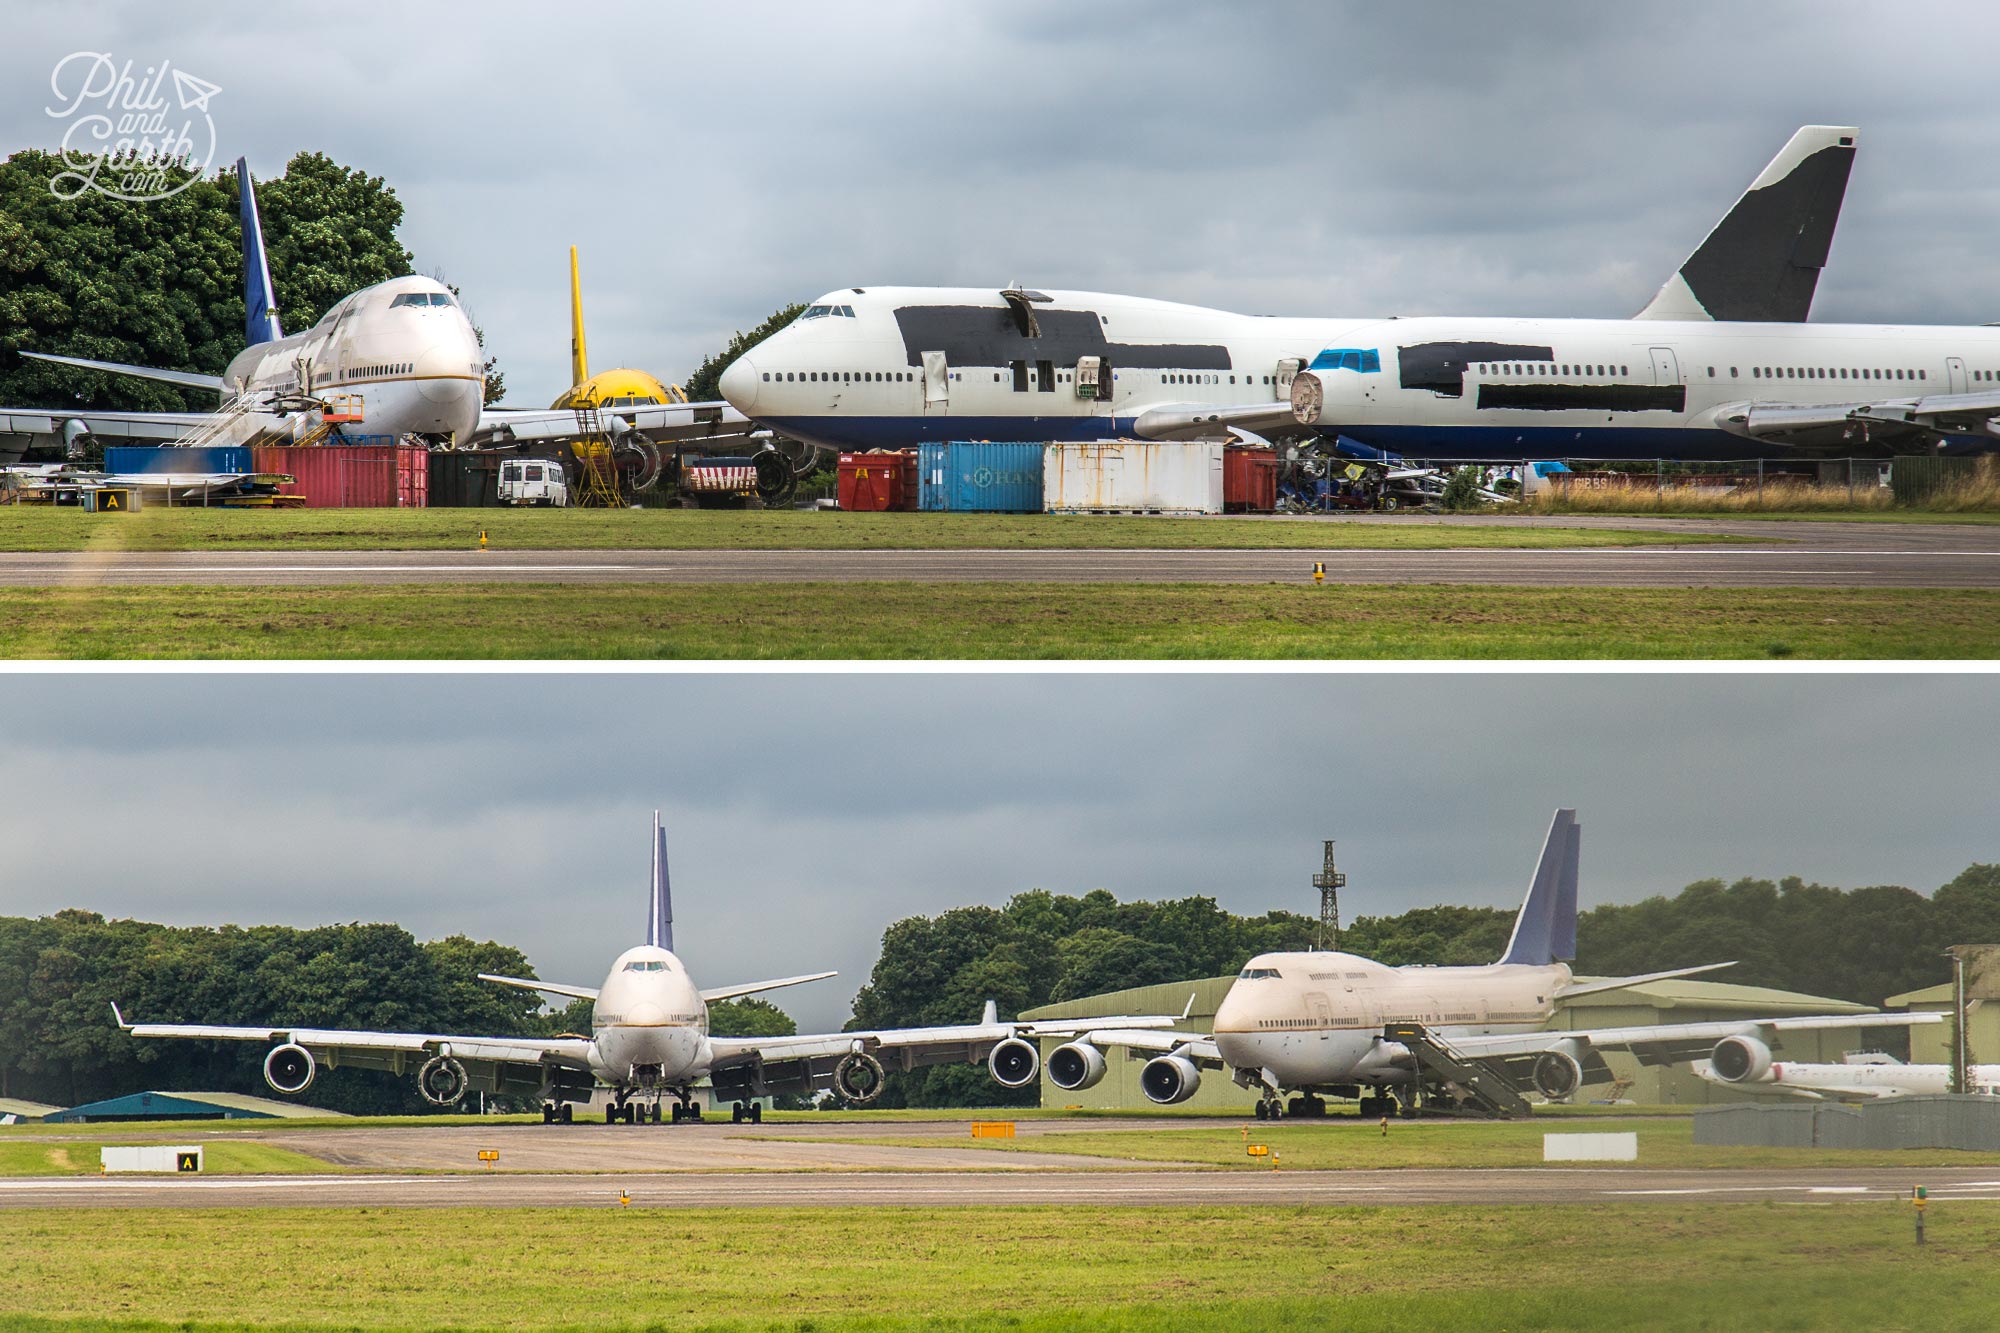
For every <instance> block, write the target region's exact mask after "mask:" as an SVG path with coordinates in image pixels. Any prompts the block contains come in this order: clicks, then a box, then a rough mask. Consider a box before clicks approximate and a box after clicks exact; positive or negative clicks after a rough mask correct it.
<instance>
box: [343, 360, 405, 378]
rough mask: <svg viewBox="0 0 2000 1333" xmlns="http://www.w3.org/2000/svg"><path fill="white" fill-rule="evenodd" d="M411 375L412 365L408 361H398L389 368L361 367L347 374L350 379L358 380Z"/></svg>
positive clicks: (388, 366)
mask: <svg viewBox="0 0 2000 1333" xmlns="http://www.w3.org/2000/svg"><path fill="white" fill-rule="evenodd" d="M409 373H410V363H409V362H407V361H398V362H395V363H394V364H392V365H387V366H361V367H358V368H357V369H354V370H350V371H348V372H347V374H348V377H349V378H350V379H357V380H366V379H379V378H381V377H382V376H384V375H407V374H409Z"/></svg>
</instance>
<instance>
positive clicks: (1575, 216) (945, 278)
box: [0, 0, 2000, 406]
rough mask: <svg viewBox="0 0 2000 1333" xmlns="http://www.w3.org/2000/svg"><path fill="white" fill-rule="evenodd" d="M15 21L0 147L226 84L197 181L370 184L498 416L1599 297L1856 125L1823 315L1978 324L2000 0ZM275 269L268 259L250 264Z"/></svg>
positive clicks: (39, 7) (343, 11)
mask: <svg viewBox="0 0 2000 1333" xmlns="http://www.w3.org/2000/svg"><path fill="white" fill-rule="evenodd" d="M301 14H302V11H298V10H295V9H294V8H292V7H289V6H282V5H279V6H273V5H269V4H257V5H249V4H228V3H209V4H204V5H201V6H174V5H159V4H154V3H131V4H102V5H92V4H85V3H51V2H49V0H43V2H42V3H38V4H37V3H30V4H28V5H25V6H23V5H19V4H16V5H10V6H9V9H8V16H7V41H6V42H5V43H4V44H0V144H4V145H5V151H12V150H13V149H15V148H19V147H27V146H45V147H52V146H54V145H55V144H56V142H57V141H58V140H59V139H60V137H61V136H60V129H59V122H58V121H56V120H54V119H52V118H51V117H50V116H49V115H47V114H46V110H45V109H46V108H47V107H48V106H49V105H50V104H51V102H52V101H53V100H54V99H53V96H52V93H51V91H50V86H49V78H50V72H51V70H52V69H53V67H54V65H55V64H56V62H57V61H59V60H60V59H61V58H62V57H63V56H65V55H67V54H69V53H70V52H73V51H78V50H87V51H104V52H108V53H110V54H112V55H113V56H115V57H116V58H118V59H120V60H123V59H126V58H131V59H134V60H135V61H136V63H137V65H138V67H140V68H143V67H145V66H146V65H149V64H154V63H157V62H158V61H160V60H168V61H171V62H173V63H174V64H175V65H176V66H178V67H180V68H181V69H183V70H185V71H187V72H189V73H191V74H194V75H197V76H200V77H202V78H204V79H207V80H209V81H210V82H213V83H215V84H218V85H219V86H220V87H221V89H222V92H221V93H220V94H218V95H217V96H216V97H215V99H214V100H213V102H212V103H211V113H212V115H213V117H214V121H215V124H216V128H217V137H218V139H219V141H220V142H219V146H218V149H217V153H216V158H217V161H218V162H223V161H233V160H234V159H235V158H236V157H237V156H238V155H247V156H248V158H249V160H250V163H251V166H252V169H253V170H254V171H257V172H260V173H263V174H271V173H274V172H277V171H279V170H281V169H282V167H283V164H284V162H285V161H286V160H287V159H288V158H289V157H290V156H291V155H292V154H293V153H295V152H298V151H301V150H307V149H318V150H321V151H324V152H326V153H329V154H331V155H332V156H333V157H335V158H336V159H338V160H340V161H342V162H345V163H348V164H350V165H353V166H357V167H361V168H364V169H366V170H367V171H369V172H372V173H375V174H379V175H382V176H384V177H386V178H387V179H388V181H389V182H390V183H391V184H393V185H394V186H395V187H396V190H397V192H398V194H399V195H400V196H401V197H402V199H403V200H404V202H405V204H406V206H407V209H408V213H407V219H406V222H405V225H404V228H403V233H402V235H403V240H404V242H405V243H406V245H407V246H408V247H409V248H410V249H411V250H412V251H413V252H414V254H415V256H416V262H417V266H418V268H419V269H420V270H422V271H426V272H437V273H440V274H442V275H443V276H444V277H446V278H447V279H448V280H450V281H452V282H455V283H457V284H459V285H460V287H461V288H462V289H463V291H464V294H465V296H466V299H467V303H468V305H469V306H470V308H471V309H472V311H473V313H474V314H475V316H476V317H477V318H478V319H479V320H480V321H481V322H482V324H483V325H484V327H485V330H486V334H487V344H488V348H489V350H490V351H492V352H493V353H495V354H496V355H497V356H498V357H499V360H500V365H501V367H502V369H504V370H505V371H506V372H507V377H508V380H507V382H508V387H509V391H510V392H509V401H510V402H511V403H512V404H514V405H517V406H534V405H538V404H541V403H544V402H546V401H547V400H548V399H549V398H551V397H552V396H553V395H554V394H556V393H557V392H558V391H559V390H560V389H561V388H563V387H564V386H565V385H566V384H567V383H568V379H567V355H568V353H567V349H568V326H567V281H566V279H567V263H566V260H567V247H568V246H569V245H570V244H571V243H575V244H578V245H580V246H581V247H582V250H583V255H582V262H583V273H584V278H585V283H586V291H585V300H586V309H587V313H588V316H589V336H590V347H591V351H592V354H593V361H592V364H593V366H594V367H595V368H598V369H604V368H608V367H610V366H613V365H618V364H631V365H638V366H641V367H644V368H647V369H650V370H653V371H655V372H657V373H660V374H662V375H664V376H667V377H670V378H678V377H682V376H684V375H685V374H686V373H687V372H688V371H689V370H690V369H692V368H693V367H694V366H695V365H696V364H697V363H698V362H699V361H700V359H701V358H702V356H704V355H705V354H706V353H708V352H710V351H712V350H715V349H717V348H718V347H720V346H721V345H722V344H723V343H724V342H726V340H727V339H728V338H729V336H730V335H731V334H732V333H733V332H734V331H735V330H738V329H744V328H750V327H753V326H755V325H756V324H757V323H759V322H761V321H762V320H763V319H764V317H765V316H766V315H768V314H769V313H770V311H771V310H772V309H774V308H775V307H777V306H778V305H780V304H783V303H785V302H788V301H794V300H800V299H807V298H810V297H813V296H815V295H818V294H820V293H822V292H825V291H827V290H830V289H833V288H837V287H844V286H849V285H867V284H881V283H914V284H969V285H978V286H993V287H996V288H997V287H999V286H1002V285H1005V284H1008V283H1012V282H1023V283H1027V284H1030V285H1034V286H1044V287H1069V288H1085V289H1095V290H1107V291H1116V292H1127V293H1132V294H1137V295H1145V296H1156V297H1162V298H1167V299H1174V300H1185V301H1193V302H1200V303H1204V304H1212V305H1217V306H1222V307H1225V308H1231V309H1237V310H1243V311H1248V312H1252V313H1260V314H1299V315H1309V314H1326V315H1387V314H1519V315H1531V314H1548V315H1604V316H1622V315H1627V314H1630V313H1632V312H1633V311H1635V310H1637V309H1638V308H1639V307H1640V306H1641V305H1643V304H1644V303H1645V302H1646V301H1647V300H1648V299H1649V298H1650V297H1651V296H1652V294H1653V292H1654V291H1655V290H1656V289H1657V288H1658V286H1659V285H1660V283H1661V282H1662V281H1663V280H1665V278H1666V277H1667V275H1668V274H1669V273H1671V272H1672V271H1673V270H1674V269H1675V268H1676V267H1678V265H1679V263H1680V261H1681V260H1682V259H1683V258H1684V257H1685V256H1686V255H1687V254H1688V253H1689V252H1690V251H1691V250H1692V249H1693V248H1694V247H1695V245H1697V244H1698V243H1699V242H1700V240H1701V238H1702V237H1703V236H1704V235H1705V234H1706V233H1707V231H1708V229H1709V227H1710V226H1712V225H1713V223H1714V222H1715V221H1716V220H1717V219H1718V218H1719V217H1720V216H1721V215H1722V212H1723V210H1724V209H1725V208H1727V207H1728V205H1729V204H1730V203H1732V202H1733V201H1734V199H1735V198H1736V196H1737V195H1738V194H1739V193H1740V192H1741V190H1742V189H1743V187H1744V186H1746V185H1747V184H1748V183H1749V181H1750V180H1751V178H1752V177H1753V176H1754V175H1755V174H1756V172H1757V171H1758V170H1759V169H1760V168H1761V167H1762V166H1763V164H1764V163H1765V162H1766V161H1768V160H1769V159H1770V157H1771V156H1772V154H1773V153H1775V152H1776V151H1777V149H1778V147H1779V145H1780V144H1782V143H1783V142H1784V141H1785V139H1786V138H1788V137H1789V136H1790V134H1791V132H1792V131H1793V130H1794V129H1796V128H1797V127H1798V126H1799V125H1801V124H1805V123H1809V122H1819V123H1833V124H1852V125H1859V126H1860V127H1861V128H1862V139H1861V152H1860V156H1859V158H1858V160H1857V164H1856V167H1855V170H1854V174H1853V179H1852V183H1851V186H1850V189H1849V192H1848V202H1847V208H1846V212H1845V214H1844V217H1843V220H1842V224H1841V228H1840V232H1839V235H1838V237H1837V239H1836V241H1835V244H1834V248H1833V261H1832V267H1831V268H1830V269H1829V271H1828V273H1827V275H1826V278H1825V280H1824V281H1823V282H1822V284H1821V287H1820V295H1819V300H1818V303H1817V305H1816V307H1815V315H1816V316H1817V317H1818V318H1821V319H1832V320H1885V321H1903V322H1939V323H1952V322H1962V323H1983V322H1986V321H1988V320H1993V319H2000V281H1996V276H2000V275H1996V265H1995V262H1994V259H1993V256H1994V253H1995V247H1994V244H1993V241H1992V238H1993V236H1994V234H1995V227H1996V223H2000V154H1996V153H1995V152H1994V151H1993V146H1994V136H1993V133H1992V129H1991V123H1990V121H1991V117H1990V116H1989V114H1988V103H1989V102H1990V100H1991V99H1990V96H1989V94H1988V92H1987V89H1988V87H1989V85H1990V83H1991V76H1992V69H1991V53H1992V52H1993V51H1994V50H1996V49H2000V6H1994V5H1990V4H1980V3H1959V4H1938V3H1932V4H1924V3H1909V2H1907V0H1906V2H1904V3H1898V4H1893V5H1890V4H1878V5H1826V4H1807V3H1790V4H1787V3H1765V4H1760V5H1755V6H1748V5H1742V4H1734V3H1719V2H1718V3H1701V2H1699V0H1696V2H1694V3H1681V4H1675V5H1671V6H1653V7H1651V8H1650V9H1642V8H1640V7H1637V6H1630V5H1606V4H1602V3H1598V2H1596V0H1578V2H1577V3H1568V4H1564V3H1540V4H1535V5H1458V4H1452V5H1445V4H1434V5H1424V4H1389V5H1385V4H1378V3H1350V4H1339V3H1327V2H1326V0H1299V2H1298V3H1266V4H1248V5H1238V4H1221V3H1207V4H1198V3H1190V2H1188V0H1182V2H1180V3H1174V2H1173V0H1099V2H1098V3H1094V4H1088V5H1078V4H1073V3H1060V2H1058V0H1007V2H1006V3H1004V4H1002V3H972V2H968V3H956V4H946V3H931V2H928V0H926V2H924V3H895V2H894V0H870V3H867V4H838V3H826V2H825V0H812V2H810V3H798V4H783V3H759V4H754V5H743V4H728V5H722V4H716V5H705V4H697V3H680V4H673V5H660V4H645V5H634V6H629V7H621V6H597V7H584V6H553V5H534V6H528V5H506V4H482V5H454V4H409V3H398V4H393V5H383V4H375V3H368V2H366V0H355V2H354V3H348V4H344V5H339V6H335V7H333V8H332V9H323V8H322V9H314V10H312V11H311V12H310V17H309V18H302V17H300V15H301ZM276 278H277V281H278V283H279V284H280V285H281V286H282V284H283V282H284V275H283V274H282V273H280V274H277V275H276Z"/></svg>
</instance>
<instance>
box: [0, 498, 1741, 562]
mask: <svg viewBox="0 0 2000 1333" xmlns="http://www.w3.org/2000/svg"><path fill="white" fill-rule="evenodd" d="M481 532H484V533H485V534H486V537H487V541H488V543H489V545H490V547H491V548H492V549H495V550H504V551H567V550H651V551H690V550H722V551H742V550H830V551H832V550H838V551H897V550H953V549H980V550H994V549H998V550H1156V549H1163V550H1263V549H1294V548H1298V549H1304V548H1316V549H1333V550H1342V549H1346V550H1446V549H1459V548H1464V547H1527V548H1536V549H1546V548H1567V547H1597V546H1655V545H1661V544H1680V543H1683V542H1694V543H1701V542H1715V541H1732V540H1742V539H1741V538H1732V537H1727V536H1722V535H1719V534H1714V533H1699V532H1697V533H1692V534H1688V535H1686V536H1683V535H1681V534H1679V533H1661V532H1636V531H1620V530H1616V529H1609V528H1604V529H1600V528H1589V529H1584V528H1561V527H1536V526H1534V525H1533V524H1531V523H1523V522H1520V521H1518V520H1516V521H1512V522H1504V523H1493V524H1480V525H1465V526H1453V527H1440V526H1438V525H1436V524H1424V523H1412V524H1408V525H1400V524H1384V523H1342V522H1339V521H1337V520H1335V521H1328V522H1311V523H1301V522H1292V521H1282V520H1272V519H1268V518H1199V519H1196V518H1114V517H1097V516H1088V517H1081V516H1075V515H1068V516H1065V515H1056V514H843V513H829V512H823V511H806V510H794V509H767V510H736V511H729V510H695V509H623V510H603V509H294V510H286V511H275V512H259V511H256V510H228V509H172V510H169V509H148V510H142V511H140V512H139V513H136V514H85V513H81V512H79V511H77V510H74V509H49V508H43V507H41V506H35V505H23V506H14V507H11V508H8V509H4V510H0V551H85V550H114V551H286V550H289V551H328V550H334V551H339V550H347V551H354V550H371V551H464V550H475V549H477V548H478V545H479V534H480V533H481Z"/></svg>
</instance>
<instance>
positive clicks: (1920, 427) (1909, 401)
mask: <svg viewBox="0 0 2000 1333" xmlns="http://www.w3.org/2000/svg"><path fill="white" fill-rule="evenodd" d="M1996 418H2000V390H1995V391H1992V392H1986V393H1942V394H1924V395H1922V396H1918V397H1903V398H1877V399H1854V400H1849V401H1847V402H1835V403H1823V404H1807V405H1803V406H1792V405H1790V404H1777V403H1735V404H1731V405H1730V406H1727V407H1723V408H1719V409H1717V411H1716V414H1715V424H1716V425H1718V426H1720V427H1721V428H1722V429H1723V430H1726V431H1728V432H1730V433H1731V434H1732V435H1741V436H1743V437H1744V438H1746V439H1751V440H1760V441H1765V442H1768V443H1771V444H1779V445H1786V446H1790V447H1794V448H1835V447H1852V446H1854V445H1857V444H1860V445H1891V444H1905V443H1912V442H1920V443H1930V442H1932V441H1936V440H1938V439H1941V438H1944V437H1949V436H1962V435H1966V434H1968V433H1975V434H1976V435H1977V436H1978V438H1981V439H1988V440H1990V436H1991V434H1992V433H1995V432H1994V431H1993V429H1992V428H1990V427H1989V425H1988V423H1989V422H1992V421H1994V420H1995V419H1996Z"/></svg>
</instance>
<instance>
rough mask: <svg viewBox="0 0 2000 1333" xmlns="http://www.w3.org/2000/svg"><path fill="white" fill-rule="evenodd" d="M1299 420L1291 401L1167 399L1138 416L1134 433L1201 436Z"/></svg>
mask: <svg viewBox="0 0 2000 1333" xmlns="http://www.w3.org/2000/svg"><path fill="white" fill-rule="evenodd" d="M1298 424H1299V422H1298V418H1297V417H1295V416H1293V415H1292V405H1291V404H1290V403H1289V402H1277V401H1275V400H1274V401H1271V402H1267V403H1165V404H1162V405H1160V406H1158V407H1148V408H1146V409H1144V410H1143V411H1141V412H1140V413H1139V414H1138V416H1136V417H1134V418H1133V419H1132V433H1133V434H1134V435H1136V436H1138V437H1139V438H1140V439H1142V440H1198V439H1210V438H1214V437H1216V436H1219V435H1227V434H1229V433H1230V432H1231V430H1245V431H1250V432H1252V433H1255V434H1259V435H1261V434H1264V433H1266V432H1269V431H1282V430H1295V429H1297V427H1298Z"/></svg>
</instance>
